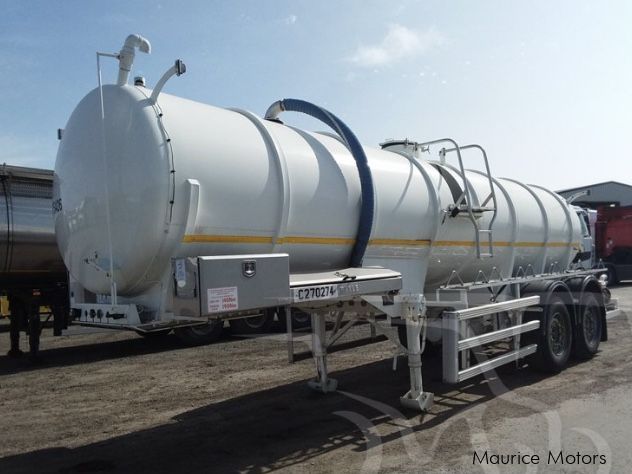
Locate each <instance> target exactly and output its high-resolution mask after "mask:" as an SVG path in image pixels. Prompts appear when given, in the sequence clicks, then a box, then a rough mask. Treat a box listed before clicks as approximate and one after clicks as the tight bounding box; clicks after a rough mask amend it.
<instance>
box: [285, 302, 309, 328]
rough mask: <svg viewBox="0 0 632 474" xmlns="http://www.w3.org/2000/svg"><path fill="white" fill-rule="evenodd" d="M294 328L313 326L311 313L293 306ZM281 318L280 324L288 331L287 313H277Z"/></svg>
mask: <svg viewBox="0 0 632 474" xmlns="http://www.w3.org/2000/svg"><path fill="white" fill-rule="evenodd" d="M291 311H292V330H294V331H296V330H297V329H305V328H309V327H311V326H312V317H311V315H310V314H309V313H306V312H305V311H301V310H300V309H296V308H292V310H291ZM277 314H278V318H279V324H280V325H281V328H282V329H283V331H287V323H286V321H285V313H284V312H280V313H277Z"/></svg>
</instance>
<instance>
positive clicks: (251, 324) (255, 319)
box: [228, 309, 274, 334]
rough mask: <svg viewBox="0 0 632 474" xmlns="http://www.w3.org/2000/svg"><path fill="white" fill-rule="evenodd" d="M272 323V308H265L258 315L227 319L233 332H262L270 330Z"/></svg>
mask: <svg viewBox="0 0 632 474" xmlns="http://www.w3.org/2000/svg"><path fill="white" fill-rule="evenodd" d="M272 323H274V310H273V309H267V310H265V311H264V312H263V313H262V314H261V315H260V316H252V317H250V318H241V319H231V320H230V321H228V324H230V330H231V331H232V332H233V334H263V333H267V332H269V331H270V327H271V326H272Z"/></svg>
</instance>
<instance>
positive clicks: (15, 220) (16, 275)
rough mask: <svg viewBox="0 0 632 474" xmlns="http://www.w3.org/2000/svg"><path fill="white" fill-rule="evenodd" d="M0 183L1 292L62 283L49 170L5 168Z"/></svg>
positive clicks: (5, 165)
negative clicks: (28, 286) (20, 286)
mask: <svg viewBox="0 0 632 474" xmlns="http://www.w3.org/2000/svg"><path fill="white" fill-rule="evenodd" d="M0 181H1V182H2V186H1V187H0V209H1V211H0V281H2V288H3V289H4V290H6V289H7V288H10V287H15V286H18V285H30V284H33V285H37V284H42V283H46V282H49V283H50V282H55V281H64V280H65V279H66V268H65V266H64V263H63V261H62V259H61V255H60V254H59V249H58V247H57V242H56V240H55V228H54V226H53V215H52V209H51V202H52V194H53V172H52V170H44V169H36V168H26V167H21V166H11V165H7V164H4V165H3V166H2V168H0Z"/></svg>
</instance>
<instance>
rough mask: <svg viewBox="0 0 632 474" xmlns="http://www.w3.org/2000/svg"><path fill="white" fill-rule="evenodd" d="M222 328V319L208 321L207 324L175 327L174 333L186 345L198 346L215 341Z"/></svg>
mask: <svg viewBox="0 0 632 474" xmlns="http://www.w3.org/2000/svg"><path fill="white" fill-rule="evenodd" d="M223 330H224V321H209V322H208V323H207V324H198V325H197V326H187V327H182V328H175V329H174V330H173V332H174V334H175V335H176V336H177V338H178V339H180V341H182V342H183V343H184V344H186V345H187V346H200V345H203V344H209V343H211V342H215V341H217V340H218V339H219V338H220V337H221V335H222V331H223Z"/></svg>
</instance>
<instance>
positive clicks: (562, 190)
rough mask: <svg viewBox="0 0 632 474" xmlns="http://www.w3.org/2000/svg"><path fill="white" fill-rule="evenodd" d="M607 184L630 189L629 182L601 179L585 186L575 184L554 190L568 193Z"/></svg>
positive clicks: (631, 186) (631, 187)
mask: <svg viewBox="0 0 632 474" xmlns="http://www.w3.org/2000/svg"><path fill="white" fill-rule="evenodd" d="M608 184H614V185H617V186H624V187H626V188H630V190H632V185H629V184H625V183H620V182H618V181H603V182H601V183H595V184H587V185H586V186H577V187H576V188H568V189H560V190H559V191H556V192H557V193H568V192H573V191H581V190H582V189H587V188H594V187H595V186H603V185H608Z"/></svg>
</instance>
